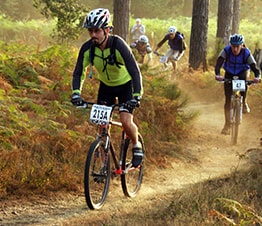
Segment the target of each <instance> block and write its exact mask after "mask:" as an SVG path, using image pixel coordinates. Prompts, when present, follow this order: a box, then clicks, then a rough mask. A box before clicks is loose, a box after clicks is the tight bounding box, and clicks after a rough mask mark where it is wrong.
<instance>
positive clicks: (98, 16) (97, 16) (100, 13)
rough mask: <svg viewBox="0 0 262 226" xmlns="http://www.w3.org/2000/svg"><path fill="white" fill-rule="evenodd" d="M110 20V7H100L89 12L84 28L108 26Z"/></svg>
mask: <svg viewBox="0 0 262 226" xmlns="http://www.w3.org/2000/svg"><path fill="white" fill-rule="evenodd" d="M109 22H110V13H109V10H108V9H103V8H98V9H94V10H92V11H91V12H89V13H88V14H87V16H86V18H85V21H84V25H83V27H84V28H106V27H108V25H109Z"/></svg>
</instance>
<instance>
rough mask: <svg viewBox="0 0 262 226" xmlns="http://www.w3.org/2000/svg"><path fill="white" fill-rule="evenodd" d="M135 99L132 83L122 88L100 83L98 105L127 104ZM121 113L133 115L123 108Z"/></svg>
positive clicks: (121, 86)
mask: <svg viewBox="0 0 262 226" xmlns="http://www.w3.org/2000/svg"><path fill="white" fill-rule="evenodd" d="M132 98H133V89H132V81H129V82H127V83H126V84H123V85H120V86H107V85H105V84H104V83H103V82H100V86H99V90H98V97H97V103H99V104H106V105H108V106H110V105H113V104H115V103H116V100H117V99H118V103H119V104H121V103H126V102H127V101H129V100H131V99H132ZM119 111H126V112H129V113H132V111H131V110H130V109H127V108H123V107H121V108H120V109H119Z"/></svg>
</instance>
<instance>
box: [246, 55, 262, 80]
mask: <svg viewBox="0 0 262 226" xmlns="http://www.w3.org/2000/svg"><path fill="white" fill-rule="evenodd" d="M247 63H248V64H249V66H250V68H251V70H252V71H253V72H254V74H255V77H256V78H261V74H260V70H259V69H258V68H257V64H256V61H255V59H254V57H253V55H252V54H250V55H249V56H248V58H247Z"/></svg>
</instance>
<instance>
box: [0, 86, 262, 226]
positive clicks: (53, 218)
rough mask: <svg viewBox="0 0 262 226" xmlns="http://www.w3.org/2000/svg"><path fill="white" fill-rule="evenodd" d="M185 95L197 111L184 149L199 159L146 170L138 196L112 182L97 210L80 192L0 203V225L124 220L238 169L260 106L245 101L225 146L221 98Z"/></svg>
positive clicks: (253, 142)
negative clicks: (246, 107) (235, 138)
mask: <svg viewBox="0 0 262 226" xmlns="http://www.w3.org/2000/svg"><path fill="white" fill-rule="evenodd" d="M184 88H185V87H184ZM187 88H189V90H191V91H192V89H190V87H187ZM190 95H191V101H190V104H189V108H188V109H187V110H193V109H194V110H199V111H200V115H199V117H198V118H197V119H196V121H195V123H194V128H195V133H194V135H193V136H192V137H191V138H189V140H187V141H186V144H185V147H184V149H185V151H187V152H191V153H193V154H194V155H195V156H196V158H197V159H199V163H197V164H195V163H194V164H192V162H190V161H188V162H174V163H172V168H169V169H152V170H150V172H148V171H147V172H146V174H145V177H144V183H143V185H142V188H141V191H140V193H139V195H138V197H137V198H135V199H132V200H129V199H126V198H125V197H124V195H123V193H122V190H121V186H120V181H118V180H114V181H113V182H112V183H111V188H110V193H109V196H108V199H107V201H106V204H105V206H104V207H103V208H102V209H101V210H99V211H90V210H88V208H87V206H86V203H85V199H84V196H83V194H82V193H81V194H66V195H61V196H56V197H50V199H48V200H47V199H46V197H42V198H41V197H37V198H36V197H29V199H24V200H16V201H12V202H6V203H1V204H0V225H16V226H17V225H35V226H36V225H37V226H38V225H52V226H56V225H70V226H71V225H92V224H94V222H95V221H96V220H99V221H100V222H102V221H103V220H104V221H109V220H110V221H113V220H114V219H115V218H120V219H121V217H122V218H123V219H124V217H125V216H128V214H130V213H132V212H133V211H134V210H137V208H138V207H139V209H141V208H142V209H143V208H147V209H150V208H153V206H154V203H156V202H157V201H158V200H163V199H164V200H167V199H168V196H169V194H171V193H172V192H174V190H175V189H179V188H185V187H187V186H188V185H190V184H192V183H196V182H200V181H204V180H206V179H209V178H213V177H218V176H223V175H225V174H227V173H230V172H231V171H232V170H234V169H235V168H236V167H244V165H245V161H244V160H243V161H240V162H239V157H238V155H239V154H244V153H245V152H246V151H247V150H248V149H252V148H254V149H257V148H259V138H260V136H261V133H260V128H261V127H262V126H261V122H260V124H258V122H257V120H256V119H258V115H259V114H260V113H261V109H260V108H258V107H257V106H255V104H252V102H250V107H251V110H252V113H250V114H249V115H244V119H243V123H242V125H241V128H240V135H239V144H238V145H236V146H231V145H230V137H229V136H223V135H221V134H220V130H221V129H222V126H223V122H224V118H223V96H222V95H221V100H219V101H216V102H214V101H213V102H212V103H210V101H208V99H209V98H208V95H210V93H209V92H207V90H206V89H203V90H201V89H197V90H196V89H195V90H194V92H191V93H190ZM200 97H201V98H200ZM238 164H240V165H238ZM118 224H120V222H119V221H118V222H117V223H116V225H118Z"/></svg>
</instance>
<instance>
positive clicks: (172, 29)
mask: <svg viewBox="0 0 262 226" xmlns="http://www.w3.org/2000/svg"><path fill="white" fill-rule="evenodd" d="M176 32H177V29H176V27H175V26H171V27H169V28H168V33H169V34H173V33H176Z"/></svg>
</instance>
